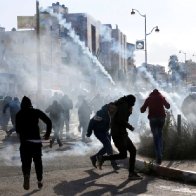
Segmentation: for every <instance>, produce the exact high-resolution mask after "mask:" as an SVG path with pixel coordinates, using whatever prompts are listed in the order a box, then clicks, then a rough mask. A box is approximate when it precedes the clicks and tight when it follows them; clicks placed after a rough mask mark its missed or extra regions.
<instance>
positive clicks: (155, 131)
mask: <svg viewBox="0 0 196 196" xmlns="http://www.w3.org/2000/svg"><path fill="white" fill-rule="evenodd" d="M149 121H150V128H151V132H152V135H153V140H154V146H155V154H156V158H157V160H161V159H162V154H163V139H162V130H163V126H164V123H165V118H150V119H149Z"/></svg>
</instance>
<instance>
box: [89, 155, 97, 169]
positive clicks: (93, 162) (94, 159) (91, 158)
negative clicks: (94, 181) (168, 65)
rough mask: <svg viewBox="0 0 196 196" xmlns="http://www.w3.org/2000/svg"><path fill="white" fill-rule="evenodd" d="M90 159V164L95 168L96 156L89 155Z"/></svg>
mask: <svg viewBox="0 0 196 196" xmlns="http://www.w3.org/2000/svg"><path fill="white" fill-rule="evenodd" d="M90 160H91V162H92V165H93V166H94V167H95V168H97V166H96V162H97V159H96V156H91V157H90Z"/></svg>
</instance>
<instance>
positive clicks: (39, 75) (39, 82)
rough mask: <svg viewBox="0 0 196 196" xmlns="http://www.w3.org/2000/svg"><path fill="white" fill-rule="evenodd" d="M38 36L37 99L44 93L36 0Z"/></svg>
mask: <svg viewBox="0 0 196 196" xmlns="http://www.w3.org/2000/svg"><path fill="white" fill-rule="evenodd" d="M36 38H37V100H39V98H40V95H41V93H42V67H41V56H40V14H39V0H36Z"/></svg>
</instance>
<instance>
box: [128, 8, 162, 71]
mask: <svg viewBox="0 0 196 196" xmlns="http://www.w3.org/2000/svg"><path fill="white" fill-rule="evenodd" d="M135 11H136V12H137V13H138V14H139V15H140V16H142V17H143V18H144V42H145V43H144V47H145V49H144V51H145V66H146V68H147V65H148V56H147V35H150V34H151V33H152V32H153V30H154V29H155V32H159V28H158V26H156V27H153V29H152V30H151V32H150V33H146V14H141V13H140V12H139V10H137V9H132V11H131V15H133V14H135Z"/></svg>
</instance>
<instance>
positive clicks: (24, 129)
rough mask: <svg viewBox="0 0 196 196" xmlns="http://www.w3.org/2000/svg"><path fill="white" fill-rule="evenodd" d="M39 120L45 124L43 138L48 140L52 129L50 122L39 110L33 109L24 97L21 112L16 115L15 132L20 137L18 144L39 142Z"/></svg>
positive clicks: (28, 100)
mask: <svg viewBox="0 0 196 196" xmlns="http://www.w3.org/2000/svg"><path fill="white" fill-rule="evenodd" d="M39 119H41V120H42V121H43V122H44V123H45V124H46V134H45V138H48V137H49V136H50V133H51V129H52V122H51V120H50V119H49V118H48V116H47V115H46V114H45V113H43V112H42V111H41V110H38V109H34V108H33V107H32V104H31V100H30V99H29V98H28V97H26V96H24V97H23V99H22V102H21V110H20V111H19V112H18V113H17V114H16V132H17V133H18V134H19V136H20V142H21V143H24V142H26V141H28V140H40V139H41V136H40V130H39V126H38V123H39Z"/></svg>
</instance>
